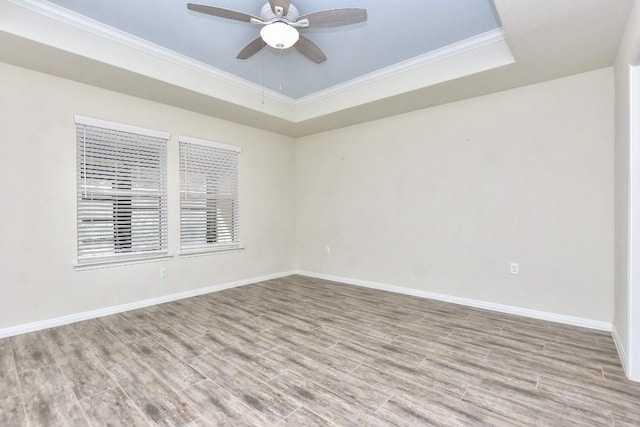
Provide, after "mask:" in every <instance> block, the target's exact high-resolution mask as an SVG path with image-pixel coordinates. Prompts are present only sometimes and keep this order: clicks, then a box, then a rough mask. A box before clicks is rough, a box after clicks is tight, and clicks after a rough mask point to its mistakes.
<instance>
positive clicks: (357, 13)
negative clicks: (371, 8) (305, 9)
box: [300, 8, 367, 28]
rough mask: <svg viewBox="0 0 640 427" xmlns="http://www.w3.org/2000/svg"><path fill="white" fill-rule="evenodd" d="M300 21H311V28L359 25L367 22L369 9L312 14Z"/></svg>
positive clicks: (349, 9) (322, 11)
mask: <svg viewBox="0 0 640 427" xmlns="http://www.w3.org/2000/svg"><path fill="white" fill-rule="evenodd" d="M300 19H308V20H309V28H331V27H340V26H342V25H351V24H358V23H360V22H364V21H366V20H367V9H356V8H353V9H351V8H345V9H329V10H321V11H319V12H314V13H310V14H308V15H306V16H302V17H301V18H300Z"/></svg>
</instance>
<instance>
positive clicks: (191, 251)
mask: <svg viewBox="0 0 640 427" xmlns="http://www.w3.org/2000/svg"><path fill="white" fill-rule="evenodd" d="M180 142H185V143H188V144H197V145H204V146H205V147H214V148H220V149H223V150H229V151H235V152H237V153H241V152H242V147H238V146H236V145H230V144H223V143H221V142H217V141H209V140H206V139H200V138H194V137H190V136H185V135H178V143H180ZM180 185H181V182H180V180H178V194H180ZM240 187H241V184H240V171H239V170H238V195H239V194H240V190H239V189H240ZM180 197H182V196H181V195H180ZM180 215H181V214H180ZM180 220H182V217H181V216H180ZM179 247H180V249H179V251H178V256H179V257H180V258H191V257H199V256H206V255H222V254H230V253H236V252H241V251H243V250H244V249H245V248H244V246H242V242H237V243H231V244H229V243H224V244H220V245H219V246H214V247H212V246H208V247H205V248H188V249H182V248H181V244H180V246H179Z"/></svg>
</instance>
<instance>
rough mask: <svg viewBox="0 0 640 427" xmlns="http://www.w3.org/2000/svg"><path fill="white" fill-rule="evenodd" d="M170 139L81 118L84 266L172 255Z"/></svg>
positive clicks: (80, 218) (80, 254) (80, 202)
mask: <svg viewBox="0 0 640 427" xmlns="http://www.w3.org/2000/svg"><path fill="white" fill-rule="evenodd" d="M168 139H169V135H168V134H166V133H162V132H157V131H151V130H147V129H141V128H134V127H131V126H126V125H119V124H117V123H110V122H103V121H99V120H95V119H88V118H83V117H76V140H77V180H78V183H77V200H78V260H79V262H82V261H92V260H93V261H95V260H98V261H99V260H101V259H103V258H107V259H112V258H113V257H118V256H128V257H127V258H135V257H143V256H145V255H157V254H160V253H166V252H167V141H168Z"/></svg>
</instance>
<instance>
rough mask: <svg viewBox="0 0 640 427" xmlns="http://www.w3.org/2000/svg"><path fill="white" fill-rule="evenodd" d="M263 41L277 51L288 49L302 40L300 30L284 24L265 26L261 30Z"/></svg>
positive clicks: (276, 23) (275, 23) (277, 23)
mask: <svg viewBox="0 0 640 427" xmlns="http://www.w3.org/2000/svg"><path fill="white" fill-rule="evenodd" d="M260 36H261V37H262V40H264V42H265V43H266V44H268V45H269V46H271V47H273V48H275V49H288V48H290V47H291V46H293V45H294V44H296V42H297V41H298V39H299V38H300V33H298V30H296V29H295V28H293V27H292V26H290V25H287V24H285V23H284V22H274V23H273V24H269V25H265V26H264V27H262V30H260Z"/></svg>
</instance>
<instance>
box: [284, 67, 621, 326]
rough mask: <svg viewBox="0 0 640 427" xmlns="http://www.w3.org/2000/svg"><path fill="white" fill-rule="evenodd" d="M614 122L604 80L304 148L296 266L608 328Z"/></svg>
mask: <svg viewBox="0 0 640 427" xmlns="http://www.w3.org/2000/svg"><path fill="white" fill-rule="evenodd" d="M613 110H614V96H613V71H612V69H611V68H607V69H603V70H598V71H593V72H589V73H585V74H580V75H576V76H572V77H568V78H564V79H560V80H555V81H550V82H545V83H542V84H537V85H534V86H528V87H523V88H519V89H514V90H509V91H506V92H501V93H496V94H492V95H488V96H483V97H479V98H475V99H468V100H464V101H461V102H456V103H453V104H448V105H443V106H438V107H434V108H430V109H427V110H422V111H417V112H413V113H409V114H404V115H401V116H396V117H391V118H387V119H382V120H379V121H376V122H372V123H366V124H363V125H358V126H353V127H349V128H344V129H339V130H335V131H331V132H327V133H324V134H318V135H313V136H309V137H305V138H301V139H300V140H299V141H298V143H297V144H296V174H297V175H296V186H297V188H296V193H297V197H296V202H297V203H296V219H297V234H296V240H297V266H298V268H300V269H302V270H306V271H311V272H318V273H323V274H327V275H334V276H339V277H347V278H352V279H359V280H368V281H373V282H378V283H384V284H390V285H396V286H403V287H409V288H415V289H419V290H426V291H431V292H437V293H442V294H446V295H452V296H459V297H465V298H472V299H477V300H483V301H489V302H493V303H499V304H506V305H512V306H517V307H523V308H528V309H534V310H541V311H547V312H551V313H557V314H564V315H569V316H576V317H581V318H586V319H592V320H599V321H605V322H611V321H612V318H613V264H614V261H613V242H614V239H613V224H614V221H613V192H614V169H613V165H614V158H613V157H614V125H613V122H614V117H613ZM326 245H330V247H331V253H330V254H328V255H327V254H326V253H325V252H324V249H325V246H326ZM512 261H513V262H518V263H519V264H520V275H519V276H512V275H510V274H509V263H510V262H512Z"/></svg>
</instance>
